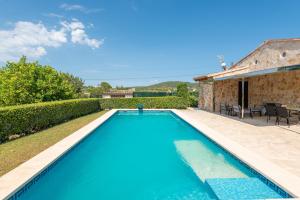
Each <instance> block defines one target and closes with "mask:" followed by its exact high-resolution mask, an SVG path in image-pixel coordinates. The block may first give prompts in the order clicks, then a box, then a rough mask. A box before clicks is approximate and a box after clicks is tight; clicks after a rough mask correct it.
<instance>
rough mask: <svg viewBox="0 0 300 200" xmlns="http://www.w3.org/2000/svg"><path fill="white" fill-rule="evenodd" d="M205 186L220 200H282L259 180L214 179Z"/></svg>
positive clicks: (207, 181) (208, 180)
mask: <svg viewBox="0 0 300 200" xmlns="http://www.w3.org/2000/svg"><path fill="white" fill-rule="evenodd" d="M205 184H207V186H208V187H209V188H210V189H211V191H212V192H213V193H214V195H215V196H216V197H217V199H220V200H225V199H232V200H235V199H276V198H282V197H281V196H280V195H279V194H278V193H276V192H275V191H274V190H272V189H271V188H270V187H268V186H267V185H266V184H265V183H263V182H262V181H261V180H259V179H258V178H214V179H207V180H206V181H205Z"/></svg>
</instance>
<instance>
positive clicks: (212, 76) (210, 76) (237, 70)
mask: <svg viewBox="0 0 300 200" xmlns="http://www.w3.org/2000/svg"><path fill="white" fill-rule="evenodd" d="M247 68H248V67H239V68H234V69H229V70H225V71H222V72H216V73H211V74H207V75H204V76H198V77H195V78H194V80H195V81H204V80H208V79H214V78H215V77H219V76H226V75H227V74H230V73H235V72H239V71H243V70H245V69H247Z"/></svg>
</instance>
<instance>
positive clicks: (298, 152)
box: [181, 109, 300, 187]
mask: <svg viewBox="0 0 300 200" xmlns="http://www.w3.org/2000/svg"><path fill="white" fill-rule="evenodd" d="M181 112H183V113H185V114H188V115H189V116H190V117H192V118H193V119H196V120H199V121H201V122H202V123H204V124H205V125H206V126H208V127H209V128H211V129H213V130H215V131H217V132H218V133H220V134H222V135H224V136H226V137H227V138H229V139H231V140H233V141H234V142H237V143H238V144H240V145H242V146H243V147H245V148H246V149H248V150H250V151H252V152H255V153H257V154H259V155H260V156H262V157H263V158H265V159H267V160H269V161H271V162H272V163H274V164H276V165H278V166H280V167H281V168H283V169H285V170H287V171H289V172H290V173H292V174H294V175H296V176H298V177H300V124H299V123H298V124H296V123H293V125H291V127H288V126H286V125H285V123H284V121H283V122H282V123H281V124H282V125H280V126H276V125H275V121H274V120H275V119H272V120H271V121H270V122H269V123H267V120H266V117H254V119H251V118H245V119H239V118H238V117H231V116H230V117H229V116H227V115H220V114H218V113H211V112H207V111H203V110H195V109H194V110H191V109H189V110H182V111H181ZM299 187H300V186H299Z"/></svg>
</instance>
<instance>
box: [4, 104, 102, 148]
mask: <svg viewBox="0 0 300 200" xmlns="http://www.w3.org/2000/svg"><path fill="white" fill-rule="evenodd" d="M98 110H100V106H99V99H75V100H65V101H53V102H46V103H36V104H27V105H19V106H9V107H3V108H0V143H1V142H3V141H6V140H7V139H8V138H9V136H12V135H15V134H22V135H26V134H30V133H34V132H37V131H39V130H42V129H44V128H47V127H50V126H52V125H54V124H58V123H61V122H64V121H67V120H70V119H72V118H76V117H79V116H82V115H86V114H89V113H92V112H96V111H98Z"/></svg>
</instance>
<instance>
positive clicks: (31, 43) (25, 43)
mask: <svg viewBox="0 0 300 200" xmlns="http://www.w3.org/2000/svg"><path fill="white" fill-rule="evenodd" d="M66 42H67V37H66V33H65V31H64V30H63V29H62V28H61V29H58V30H55V29H51V30H48V29H47V28H46V27H45V26H44V25H43V24H42V23H36V24H35V23H32V22H25V21H19V22H17V23H16V24H15V26H14V28H13V29H11V30H0V61H6V60H15V59H17V58H19V57H20V56H21V55H26V56H28V57H31V58H38V57H40V56H43V55H45V54H46V53H47V52H46V49H45V47H59V46H60V45H62V44H63V43H66Z"/></svg>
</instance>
